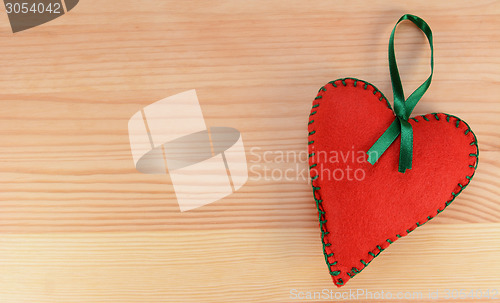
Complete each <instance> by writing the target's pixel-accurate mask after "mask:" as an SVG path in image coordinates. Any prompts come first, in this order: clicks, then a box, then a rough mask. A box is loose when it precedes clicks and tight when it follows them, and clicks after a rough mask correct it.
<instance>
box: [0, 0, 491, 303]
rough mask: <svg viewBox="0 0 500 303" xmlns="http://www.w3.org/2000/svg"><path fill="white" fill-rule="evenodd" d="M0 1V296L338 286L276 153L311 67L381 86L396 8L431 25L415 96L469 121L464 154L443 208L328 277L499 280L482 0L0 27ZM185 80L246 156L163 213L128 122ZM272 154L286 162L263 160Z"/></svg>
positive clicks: (176, 11) (255, 292)
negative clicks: (224, 178) (211, 195)
mask: <svg viewBox="0 0 500 303" xmlns="http://www.w3.org/2000/svg"><path fill="white" fill-rule="evenodd" d="M0 11H1V12H0V45H1V46H0V58H1V59H0V100H1V104H2V106H1V107H0V302H8V303H20V302H30V303H31V302H37V303H42V302H86V303H88V302H121V303H124V302H289V301H293V300H291V298H290V290H291V289H296V290H298V291H322V290H323V289H332V290H334V291H337V289H336V288H335V287H334V285H333V284H332V282H331V280H330V277H329V274H328V272H327V269H326V265H325V264H324V258H323V255H322V252H321V244H320V234H319V228H318V222H317V215H316V207H315V203H314V201H313V199H312V193H311V188H310V186H309V184H308V181H307V180H306V177H305V176H306V174H307V173H305V174H302V175H301V170H305V169H306V168H307V165H306V162H305V161H304V159H295V160H293V159H291V160H290V161H288V162H286V163H282V162H280V161H279V158H278V155H279V153H280V152H287V151H288V152H295V153H297V154H301V153H305V151H306V141H307V138H306V137H307V130H306V129H307V127H306V124H307V120H308V114H309V110H310V106H311V103H312V100H313V98H314V96H315V95H316V92H317V90H318V88H319V87H321V86H322V85H323V84H325V83H326V82H327V81H330V80H334V79H336V78H340V77H345V76H351V77H357V78H360V79H364V80H367V81H369V82H371V83H374V84H375V85H376V86H377V87H378V88H379V89H381V90H382V91H383V92H384V93H385V94H386V96H387V97H388V98H389V99H391V98H392V93H391V91H392V90H391V86H390V80H389V70H388V64H387V42H388V39H389V34H390V31H391V30H392V28H393V26H394V24H395V22H396V21H397V19H398V18H399V17H400V16H401V15H402V14H404V13H413V14H416V15H419V16H421V17H422V18H424V19H425V20H426V21H427V22H428V23H429V24H430V26H431V28H432V30H433V32H434V39H435V40H434V41H435V44H434V47H435V61H436V68H435V73H434V78H433V83H432V85H431V87H430V89H429V91H428V92H427V94H426V95H425V96H424V98H423V99H422V100H421V101H420V103H419V104H418V106H417V107H416V109H415V112H414V114H422V113H427V112H446V113H452V114H455V115H457V116H460V117H461V118H463V119H464V120H465V121H467V122H468V123H469V124H470V125H471V127H472V129H473V130H474V132H475V133H476V135H477V137H478V141H479V146H480V149H481V152H480V161H479V167H478V170H477V173H476V176H475V177H474V180H473V182H472V183H471V185H470V186H469V187H468V188H467V189H466V190H465V191H464V192H463V193H462V194H461V195H460V197H459V198H457V199H456V201H455V202H454V203H453V204H452V205H451V206H450V207H449V208H447V210H446V211H445V212H444V213H442V214H441V215H439V216H438V217H437V218H435V219H434V220H432V221H431V222H430V223H428V224H426V225H425V226H423V227H421V228H419V229H418V230H416V231H415V232H413V233H412V234H411V235H410V236H408V237H405V238H403V239H400V240H398V241H397V242H396V243H395V244H394V245H391V247H390V248H389V249H387V250H386V251H385V252H384V253H382V254H381V256H379V257H378V258H377V259H376V260H374V261H373V262H372V263H371V264H370V265H369V266H368V267H367V268H366V269H365V270H364V271H363V273H362V274H360V275H358V276H356V277H355V278H354V279H352V280H350V281H349V283H348V284H347V285H346V286H345V287H343V288H341V289H340V290H339V291H349V290H350V289H352V290H355V291H356V290H357V289H366V290H368V291H374V292H375V291H382V290H383V291H384V292H387V291H391V292H393V293H394V294H395V293H396V292H398V291H403V292H406V291H411V292H412V291H416V292H422V293H423V294H424V296H425V295H427V294H428V293H429V292H433V291H436V290H437V291H439V294H440V296H441V297H442V298H443V300H444V299H445V298H444V294H445V289H465V290H472V289H474V290H476V289H481V290H483V291H486V290H488V289H490V290H491V289H494V288H496V289H497V290H499V291H500V262H499V261H498V257H499V254H500V164H499V162H500V102H499V96H500V85H499V80H498V79H499V77H500V56H499V55H500V53H499V52H500V32H499V28H500V18H499V17H500V2H499V1H490V0H474V1H421V0H415V1H302V0H293V1H274V0H273V1H269V0H259V1H239V0H238V1H236V0H235V1H130V0H120V1H118V0H113V1H97V0H82V1H81V2H80V4H79V5H78V6H77V7H76V8H74V9H73V10H72V11H71V12H70V13H68V14H67V15H64V16H62V17H60V18H58V19H56V20H54V21H51V22H49V23H47V24H44V25H41V26H38V27H36V28H34V29H31V30H27V31H24V32H20V33H17V34H12V32H11V31H10V26H9V23H8V19H7V15H6V13H5V10H3V9H0ZM396 44H397V45H396V51H397V57H398V63H399V66H400V70H401V73H402V78H403V83H404V85H405V88H406V91H407V92H410V91H412V90H413V89H414V88H416V87H417V86H418V85H419V84H420V83H421V82H422V81H423V80H424V79H425V78H426V77H427V74H428V73H429V63H428V62H429V61H428V60H429V50H428V46H427V43H426V40H425V38H424V36H423V35H422V34H421V33H420V32H419V31H418V30H417V29H416V28H415V27H413V26H412V25H410V24H402V25H401V26H400V28H399V30H398V37H397V41H396ZM192 88H195V89H196V90H197V92H198V96H199V98H200V103H201V106H202V110H203V113H204V115H205V118H206V122H207V124H208V125H211V126H231V127H234V128H237V129H239V130H240V131H241V133H242V136H243V140H244V143H245V147H246V150H247V153H248V154H247V156H248V160H249V162H250V163H249V165H250V169H251V173H250V180H249V181H248V183H247V184H246V185H245V186H244V187H243V188H242V189H240V190H239V191H238V192H237V193H235V194H233V195H230V196H228V197H227V198H225V199H223V200H221V201H218V202H215V203H213V204H210V205H208V206H205V207H202V208H200V209H197V210H195V211H190V212H186V213H180V212H179V210H178V206H177V202H176V199H175V195H174V192H173V187H172V185H171V183H170V180H169V177H168V176H167V175H164V176H161V175H160V176H159V175H145V174H140V173H138V172H137V171H136V170H135V168H134V165H133V162H132V157H131V152H130V148H129V143H128V134H127V121H128V119H129V118H130V117H131V116H132V115H133V114H134V113H135V112H136V111H138V110H140V109H141V108H143V107H144V106H145V105H148V104H150V103H153V102H155V101H157V100H160V99H162V98H164V97H166V96H169V95H173V94H176V93H179V92H182V91H185V90H188V89H192ZM264 153H266V154H269V153H271V154H269V157H268V158H267V160H268V162H265V161H264V160H263V159H259V157H260V156H263V155H264ZM287 168H291V169H293V170H296V171H297V178H295V179H294V180H284V179H279V178H278V179H275V180H265V178H264V177H263V176H262V175H261V174H262V173H263V172H264V169H273V170H283V169H287ZM259 175H260V177H259ZM424 298H425V297H424ZM497 298H500V294H498V295H497ZM452 301H453V300H452ZM455 301H456V300H455Z"/></svg>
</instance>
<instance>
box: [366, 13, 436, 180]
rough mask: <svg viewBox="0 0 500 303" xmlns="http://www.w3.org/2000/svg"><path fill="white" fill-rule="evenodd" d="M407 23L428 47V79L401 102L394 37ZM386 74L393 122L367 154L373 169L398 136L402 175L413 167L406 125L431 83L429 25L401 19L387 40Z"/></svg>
mask: <svg viewBox="0 0 500 303" xmlns="http://www.w3.org/2000/svg"><path fill="white" fill-rule="evenodd" d="M404 20H410V21H411V22H413V23H414V24H415V25H416V26H417V27H418V28H419V29H420V30H421V31H422V32H423V33H424V34H425V36H426V37H427V40H428V41H429V44H430V47H431V75H430V76H429V78H427V80H425V82H424V83H422V85H420V86H419V87H418V88H417V89H416V90H415V91H414V92H413V93H412V94H411V95H410V96H409V97H408V99H406V101H405V99H404V92H403V85H402V84H401V79H400V77H399V71H398V66H397V63H396V56H395V54H394V33H395V32H396V27H397V26H398V24H399V23H400V22H401V21H404ZM389 70H390V72H391V82H392V90H393V92H394V114H395V115H396V119H395V120H394V121H393V122H392V124H391V125H390V126H389V127H388V128H387V130H386V131H385V132H384V133H383V134H382V135H381V136H380V138H378V140H377V141H376V142H375V143H374V144H373V146H372V147H371V148H370V149H369V150H368V162H369V163H371V164H372V165H374V164H375V162H377V160H378V159H379V158H380V156H382V154H383V153H384V152H385V151H386V150H387V148H389V146H390V145H391V144H392V143H393V142H394V141H395V140H396V138H397V137H398V136H399V135H400V134H401V148H400V150H399V169H398V171H399V172H401V173H404V172H405V171H406V170H407V169H411V167H412V158H413V129H412V127H411V124H410V123H409V122H408V119H409V118H410V115H411V112H412V111H413V109H414V108H415V105H417V103H418V101H419V100H420V98H422V96H423V95H424V94H425V92H426V91H427V88H429V85H430V84H431V80H432V73H433V71H434V48H433V46H432V31H431V28H430V27H429V25H427V23H425V21H424V20H422V19H421V18H419V17H417V16H414V15H410V14H406V15H403V16H402V17H401V18H400V19H399V20H398V22H397V23H396V25H395V26H394V29H393V30H392V33H391V38H390V39H389Z"/></svg>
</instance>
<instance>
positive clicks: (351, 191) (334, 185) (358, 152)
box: [308, 78, 478, 287]
mask: <svg viewBox="0 0 500 303" xmlns="http://www.w3.org/2000/svg"><path fill="white" fill-rule="evenodd" d="M394 118H395V117H394V113H393V111H392V109H391V106H390V104H389V102H388V101H387V99H386V98H385V96H384V95H383V94H382V93H381V92H380V91H379V90H378V89H377V88H376V87H375V86H373V85H372V84H370V83H368V82H365V81H361V80H358V79H353V78H346V79H339V80H335V81H332V82H329V83H328V84H326V85H325V86H324V87H322V88H321V89H320V90H319V93H318V96H317V97H316V99H315V100H314V102H313V106H312V111H311V114H310V118H309V126H308V129H309V165H310V175H311V179H312V186H313V192H314V199H315V201H316V205H317V208H318V212H319V222H320V228H321V239H322V242H323V253H324V255H325V260H326V263H327V265H328V269H329V271H330V274H331V276H332V278H333V281H334V283H335V284H336V285H337V286H339V287H340V286H342V285H344V284H345V283H346V282H347V281H348V280H349V279H350V278H352V277H353V276H354V275H356V274H357V273H359V272H360V271H361V270H362V269H363V268H364V267H365V266H367V265H368V264H369V263H370V262H371V261H372V260H373V259H374V258H375V257H376V256H377V255H378V254H380V253H381V252H382V251H383V250H384V249H386V248H387V247H388V246H389V245H390V244H391V243H393V242H394V241H396V240H397V239H398V238H401V237H403V236H405V235H407V234H408V233H410V232H411V231H413V230H414V229H415V228H417V227H418V226H421V225H422V224H424V223H426V222H427V221H429V220H430V219H432V218H434V217H435V216H436V215H437V214H439V213H440V212H442V211H443V210H444V209H445V208H446V207H447V206H448V205H449V204H450V203H451V202H452V201H453V200H454V199H455V198H456V197H457V196H458V195H459V194H460V193H461V192H462V190H463V189H464V188H465V187H466V186H467V185H468V184H469V182H470V180H471V178H472V176H473V175H474V172H475V168H476V166H477V161H478V158H477V157H478V147H477V141H476V137H475V135H474V133H473V132H472V131H471V129H470V128H469V126H468V125H467V124H466V123H465V122H464V121H462V120H460V119H459V118H457V117H455V116H452V115H448V114H443V113H436V114H427V115H423V116H417V117H414V118H410V119H409V120H408V122H409V123H410V124H411V126H412V129H413V167H412V169H409V170H408V171H406V172H405V173H401V172H398V158H399V153H400V138H399V137H398V138H397V139H396V141H394V143H393V144H392V145H390V146H389V147H388V149H387V150H386V151H385V153H383V155H381V157H380V158H379V159H378V162H377V163H375V165H371V164H370V163H368V161H367V158H368V154H367V151H368V150H369V149H370V146H372V145H373V143H374V140H376V139H377V138H379V137H380V136H381V135H382V134H383V133H384V131H385V130H386V129H388V127H389V126H390V125H391V123H393V121H394V120H395V119H394Z"/></svg>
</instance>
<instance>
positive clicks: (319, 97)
mask: <svg viewBox="0 0 500 303" xmlns="http://www.w3.org/2000/svg"><path fill="white" fill-rule="evenodd" d="M321 98H323V96H316V98H314V100H317V99H321Z"/></svg>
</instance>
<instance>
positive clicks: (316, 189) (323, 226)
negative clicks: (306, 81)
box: [308, 78, 479, 285]
mask: <svg viewBox="0 0 500 303" xmlns="http://www.w3.org/2000/svg"><path fill="white" fill-rule="evenodd" d="M347 79H350V80H354V86H355V87H356V86H357V82H358V81H360V82H361V83H364V86H363V89H365V90H366V89H367V88H368V85H371V86H373V89H374V95H376V93H377V92H380V94H381V95H382V97H383V98H385V96H384V94H383V93H382V92H381V91H379V90H377V88H376V87H375V86H374V85H373V84H371V83H368V82H366V81H363V80H359V79H356V78H344V79H337V80H334V81H330V82H328V83H330V84H332V86H333V87H337V85H336V84H335V81H339V80H340V81H341V82H342V84H343V85H344V86H347V83H346V82H345V80H347ZM321 91H326V88H325V87H322V88H321V89H320V92H321ZM320 92H319V93H320ZM319 96H321V98H318V97H316V98H315V99H322V95H319ZM385 99H386V101H387V98H385ZM379 100H380V99H379ZM318 106H319V104H317V105H316V106H314V105H313V108H316V107H318ZM387 107H388V108H389V109H391V110H392V108H391V105H390V103H389V101H387ZM316 113H317V111H313V112H311V114H310V115H309V116H312V115H314V114H316ZM432 115H434V117H435V118H436V120H438V121H439V120H440V119H439V117H438V114H437V113H432ZM444 115H446V121H447V122H450V117H453V118H455V119H457V121H456V127H457V128H458V127H459V125H460V121H462V120H461V119H460V118H458V117H456V116H453V115H449V114H444ZM420 117H422V118H423V120H425V121H429V119H428V118H427V117H426V116H425V115H421V116H420ZM411 119H413V120H414V121H415V122H419V120H417V118H416V117H414V118H411ZM462 122H463V123H465V125H466V127H467V130H466V131H465V132H464V133H465V135H467V134H468V133H469V132H470V133H472V135H473V137H474V141H473V142H471V143H470V145H471V146H472V145H475V146H476V153H475V154H474V153H471V154H469V156H470V157H474V158H475V164H474V165H470V164H469V167H470V168H474V172H473V173H472V175H471V176H465V178H466V179H467V180H468V182H467V183H466V184H461V183H459V184H458V187H459V188H460V190H459V191H458V192H457V193H455V192H452V193H451V195H452V197H453V198H451V200H449V201H447V202H445V206H444V207H443V209H438V210H437V214H439V213H441V212H442V211H444V209H445V208H446V207H447V206H449V205H450V204H451V203H452V202H453V201H454V200H455V198H456V197H457V196H458V195H459V194H460V193H461V192H462V191H463V190H464V189H465V188H466V187H467V186H468V185H469V184H470V180H472V177H473V176H474V175H475V170H476V168H477V165H478V163H479V148H478V146H477V138H476V135H475V134H474V132H473V131H472V130H471V129H470V127H469V125H468V124H467V123H466V122H465V121H462ZM313 123H314V120H310V121H309V123H308V125H311V124H313ZM312 132H313V134H314V133H316V131H315V130H313V131H312ZM310 135H311V134H310ZM313 142H314V141H313ZM314 155H315V153H314V152H312V153H310V154H309V158H311V157H313V156H314ZM316 166H317V163H313V164H312V165H311V166H310V167H309V168H310V169H312V168H314V167H316ZM317 179H318V175H316V176H313V177H311V180H312V181H314V180H317ZM311 183H312V188H313V197H314V200H315V202H316V209H317V211H318V221H319V223H320V230H321V242H322V246H323V254H324V257H325V262H326V264H327V266H328V268H329V272H330V274H331V275H332V276H338V275H340V274H341V271H340V270H336V271H332V270H331V267H332V266H334V265H337V264H338V261H333V262H329V260H328V258H329V257H333V256H334V253H333V252H331V253H327V252H326V247H330V246H332V244H331V243H327V242H325V236H326V235H328V234H329V233H330V232H328V231H327V230H326V223H327V220H326V218H325V219H324V220H323V219H322V216H324V215H325V214H326V213H325V211H324V210H323V207H322V205H321V204H322V202H323V200H321V199H318V198H316V192H317V194H318V197H319V196H320V190H321V187H318V186H315V185H314V183H313V182H311ZM437 214H436V215H437ZM434 216H435V215H434ZM433 218H434V217H431V216H427V221H425V222H423V223H420V222H417V223H416V227H419V226H422V225H424V224H425V223H427V222H428V221H430V220H432V219H433ZM416 227H412V228H413V229H412V230H410V229H407V230H406V233H407V234H409V233H411V232H412V231H414V230H415V229H416ZM396 237H397V238H402V237H403V236H401V235H400V234H397V235H396ZM386 242H388V243H389V245H390V244H392V243H393V242H394V241H392V240H390V239H387V240H386ZM376 248H377V249H378V250H379V251H378V253H377V254H374V253H373V252H371V251H369V252H368V255H369V256H372V257H373V258H372V259H371V260H370V261H369V262H365V261H364V260H361V264H363V266H364V267H363V268H362V269H361V270H359V269H357V268H355V267H353V268H352V270H351V272H347V275H348V276H349V277H351V278H352V277H354V276H355V275H356V274H358V273H360V272H361V271H362V270H363V269H364V268H365V267H366V266H368V264H370V262H371V261H373V259H374V258H376V257H377V256H378V255H379V254H380V253H381V252H382V251H384V249H383V248H382V247H381V246H380V245H377V247H376ZM335 284H337V285H344V281H343V280H342V278H338V279H337V280H336V281H335Z"/></svg>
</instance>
